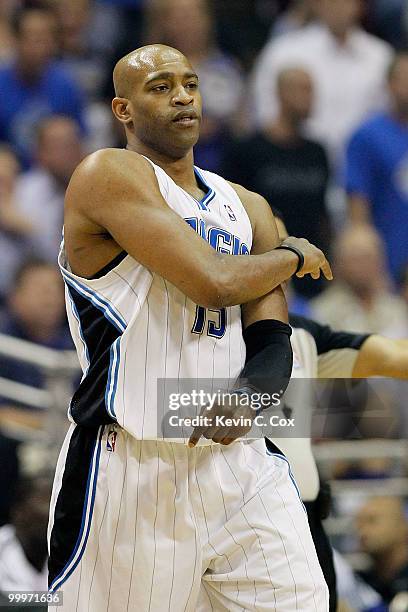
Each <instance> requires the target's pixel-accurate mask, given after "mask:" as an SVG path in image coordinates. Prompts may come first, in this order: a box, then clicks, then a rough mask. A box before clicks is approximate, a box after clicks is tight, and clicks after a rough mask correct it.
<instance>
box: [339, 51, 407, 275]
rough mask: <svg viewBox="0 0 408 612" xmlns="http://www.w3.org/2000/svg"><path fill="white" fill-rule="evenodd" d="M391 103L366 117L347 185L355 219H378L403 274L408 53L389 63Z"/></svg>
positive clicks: (353, 145) (354, 142) (350, 156)
mask: <svg viewBox="0 0 408 612" xmlns="http://www.w3.org/2000/svg"><path fill="white" fill-rule="evenodd" d="M389 89H390V93H391V99H392V107H391V110H390V111H389V112H386V113H382V114H380V115H377V116H375V117H373V118H372V119H370V120H368V121H366V122H365V123H363V125H362V126H361V127H360V128H359V129H358V130H357V132H356V133H355V134H354V136H353V137H352V139H351V142H350V144H349V146H348V150H347V178H346V187H347V192H348V194H349V196H350V213H351V218H352V220H353V221H356V222H368V223H373V224H374V226H375V227H376V229H377V231H378V232H379V233H380V235H381V236H382V238H383V240H384V241H385V246H386V250H387V256H388V264H389V269H390V270H391V273H392V275H393V277H394V279H396V280H397V279H398V277H399V275H400V273H401V268H402V266H403V265H404V264H405V263H406V262H407V261H408V53H406V52H404V53H401V54H398V55H397V56H396V58H395V60H394V62H393V64H392V66H391V68H390V72H389Z"/></svg>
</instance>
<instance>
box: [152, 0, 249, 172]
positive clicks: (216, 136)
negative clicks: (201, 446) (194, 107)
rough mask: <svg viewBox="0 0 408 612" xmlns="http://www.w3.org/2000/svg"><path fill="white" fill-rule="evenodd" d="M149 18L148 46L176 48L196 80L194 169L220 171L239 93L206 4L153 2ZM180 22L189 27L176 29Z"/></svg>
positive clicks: (197, 0)
mask: <svg viewBox="0 0 408 612" xmlns="http://www.w3.org/2000/svg"><path fill="white" fill-rule="evenodd" d="M147 19H148V35H147V43H155V42H160V43H162V44H166V45H170V46H171V47H175V48H176V49H179V50H180V51H181V52H182V53H184V54H185V55H186V56H187V57H188V59H189V61H190V62H191V64H192V65H193V67H194V69H195V70H196V72H197V74H198V76H199V78H200V90H201V95H202V98H203V108H204V117H203V121H202V126H201V136H200V141H199V143H198V145H196V147H195V148H194V157H195V161H196V163H197V165H199V166H202V167H203V168H206V169H207V170H213V171H218V170H219V169H220V164H221V158H222V152H223V147H224V142H225V130H226V129H227V128H228V127H231V126H232V125H233V122H234V120H235V119H236V116H237V113H238V111H239V105H240V102H241V99H242V94H243V75H242V73H241V70H240V68H239V65H238V64H237V62H236V61H235V60H233V59H232V58H231V57H229V56H227V55H225V54H224V53H222V52H221V51H220V50H219V49H218V47H217V45H216V41H215V24H214V18H213V14H212V12H211V10H210V6H209V2H208V0H152V1H151V2H150V3H149V4H148V6H147ZM182 23H186V24H188V27H186V28H182V27H180V24H182Z"/></svg>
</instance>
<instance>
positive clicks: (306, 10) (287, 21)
mask: <svg viewBox="0 0 408 612" xmlns="http://www.w3.org/2000/svg"><path fill="white" fill-rule="evenodd" d="M313 17H314V13H313V9H312V0H292V2H291V3H290V4H289V7H288V8H287V9H286V11H284V12H283V13H282V14H281V15H280V16H279V17H278V18H277V19H276V21H275V23H274V24H273V26H272V30H271V35H270V38H271V39H273V38H276V37H278V36H282V34H289V33H290V32H297V31H298V30H300V29H301V28H303V27H304V26H305V25H307V24H308V23H309V22H310V21H311V20H312V18H313Z"/></svg>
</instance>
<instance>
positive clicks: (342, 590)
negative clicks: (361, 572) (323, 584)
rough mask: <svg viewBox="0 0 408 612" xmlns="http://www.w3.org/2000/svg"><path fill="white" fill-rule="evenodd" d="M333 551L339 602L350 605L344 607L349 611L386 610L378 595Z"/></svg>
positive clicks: (371, 611) (376, 611)
mask: <svg viewBox="0 0 408 612" xmlns="http://www.w3.org/2000/svg"><path fill="white" fill-rule="evenodd" d="M333 553H334V554H333V560H334V567H335V570H336V578H337V593H338V597H339V601H340V602H341V604H342V605H343V606H344V605H347V606H350V607H347V608H346V609H347V610H349V611H352V610H355V611H357V610H358V611H359V612H387V608H386V606H385V605H384V604H383V601H382V599H381V597H380V595H379V594H378V593H377V592H376V591H375V590H374V589H373V588H371V587H370V586H369V585H368V584H367V583H366V582H365V581H364V580H362V578H361V577H359V576H358V575H356V574H355V572H354V571H353V568H352V567H351V566H350V565H349V563H348V562H347V561H346V559H345V558H344V557H343V556H342V555H341V554H340V553H339V552H338V551H337V550H334V551H333Z"/></svg>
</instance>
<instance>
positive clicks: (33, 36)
mask: <svg viewBox="0 0 408 612" xmlns="http://www.w3.org/2000/svg"><path fill="white" fill-rule="evenodd" d="M56 46H57V44H56V23H55V21H54V19H53V17H52V16H51V15H49V14H48V13H45V12H43V11H30V12H29V13H27V15H25V17H24V18H23V20H22V23H21V27H20V33H19V36H18V40H17V48H18V54H19V58H20V62H22V63H23V64H24V65H25V66H26V67H27V68H30V69H32V70H34V71H37V70H41V69H42V68H43V67H44V66H45V65H46V64H47V63H48V62H49V61H50V60H51V59H52V58H53V56H54V55H55V53H56Z"/></svg>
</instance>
